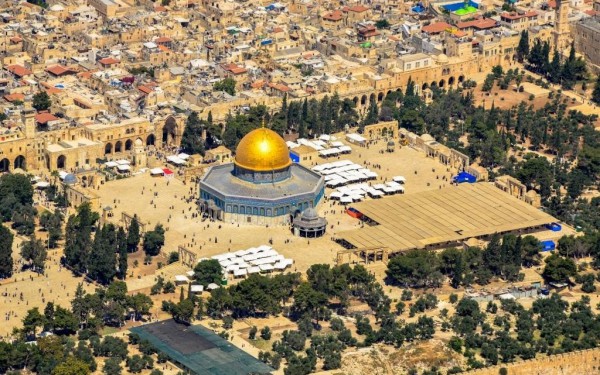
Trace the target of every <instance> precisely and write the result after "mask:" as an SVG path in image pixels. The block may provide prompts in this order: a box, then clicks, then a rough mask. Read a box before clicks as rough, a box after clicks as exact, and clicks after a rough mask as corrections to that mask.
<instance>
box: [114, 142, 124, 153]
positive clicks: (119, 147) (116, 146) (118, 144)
mask: <svg viewBox="0 0 600 375" xmlns="http://www.w3.org/2000/svg"><path fill="white" fill-rule="evenodd" d="M122 148H123V142H121V141H117V143H115V152H121V151H122V150H121V149H122Z"/></svg>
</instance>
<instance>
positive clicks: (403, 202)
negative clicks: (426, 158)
mask: <svg viewBox="0 0 600 375" xmlns="http://www.w3.org/2000/svg"><path fill="white" fill-rule="evenodd" d="M352 207H353V208H355V209H357V210H358V211H360V212H361V213H362V214H363V215H365V216H366V217H368V218H369V219H371V220H374V221H375V222H377V223H378V225H373V226H368V225H365V226H364V227H363V228H359V229H353V230H349V231H344V232H340V233H338V235H337V236H336V237H337V238H338V239H342V240H345V241H346V242H348V243H350V244H352V245H354V246H356V247H357V248H373V247H387V248H389V249H390V250H391V252H398V251H406V250H411V249H422V248H425V247H427V246H435V245H442V244H445V243H453V242H458V241H462V240H466V239H469V238H478V237H482V236H486V235H491V234H494V233H505V232H513V231H517V230H523V229H528V228H535V227H539V226H543V225H545V224H550V223H552V222H556V221H557V220H556V219H555V218H554V217H552V216H550V215H548V214H546V213H545V212H543V211H541V210H539V209H537V208H535V207H533V206H531V205H529V204H527V203H525V202H524V201H522V200H519V199H517V198H515V197H513V196H512V195H510V194H508V193H505V192H504V191H502V190H500V189H498V188H496V187H494V186H493V185H492V184H489V183H476V184H461V185H458V186H452V187H448V188H444V189H440V190H430V191H425V192H421V193H415V194H406V195H405V194H403V195H395V196H392V197H387V198H385V199H376V200H369V201H364V202H360V203H356V204H353V205H352Z"/></svg>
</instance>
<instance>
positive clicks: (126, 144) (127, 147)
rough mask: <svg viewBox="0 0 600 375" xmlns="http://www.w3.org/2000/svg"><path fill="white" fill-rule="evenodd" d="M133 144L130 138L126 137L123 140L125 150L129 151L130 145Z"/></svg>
mask: <svg viewBox="0 0 600 375" xmlns="http://www.w3.org/2000/svg"><path fill="white" fill-rule="evenodd" d="M132 145H133V142H132V141H131V139H128V140H127V141H126V142H125V151H131V146H132Z"/></svg>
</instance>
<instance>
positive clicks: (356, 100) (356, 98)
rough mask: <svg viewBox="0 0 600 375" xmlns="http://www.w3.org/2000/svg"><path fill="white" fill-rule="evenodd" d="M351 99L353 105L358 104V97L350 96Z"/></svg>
mask: <svg viewBox="0 0 600 375" xmlns="http://www.w3.org/2000/svg"><path fill="white" fill-rule="evenodd" d="M352 101H353V102H354V106H355V107H356V106H357V105H358V97H356V96H355V97H354V98H352Z"/></svg>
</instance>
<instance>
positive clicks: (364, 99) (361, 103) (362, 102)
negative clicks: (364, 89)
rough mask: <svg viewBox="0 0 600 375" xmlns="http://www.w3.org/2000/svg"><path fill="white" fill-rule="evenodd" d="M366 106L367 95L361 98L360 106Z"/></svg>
mask: <svg viewBox="0 0 600 375" xmlns="http://www.w3.org/2000/svg"><path fill="white" fill-rule="evenodd" d="M365 104H367V96H366V95H363V96H362V97H361V98H360V105H365Z"/></svg>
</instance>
